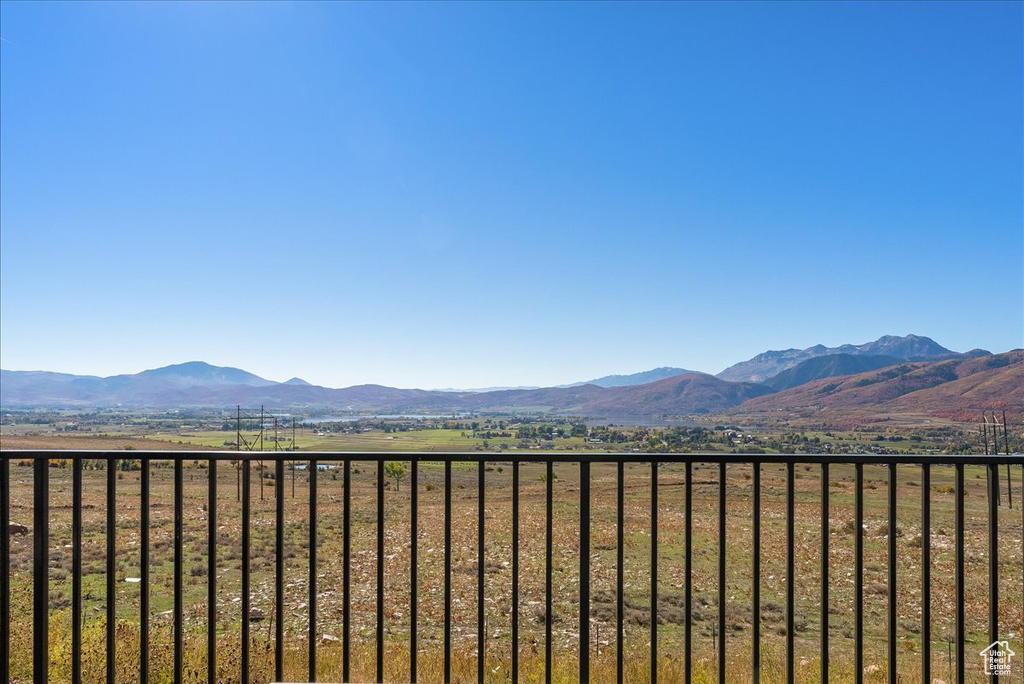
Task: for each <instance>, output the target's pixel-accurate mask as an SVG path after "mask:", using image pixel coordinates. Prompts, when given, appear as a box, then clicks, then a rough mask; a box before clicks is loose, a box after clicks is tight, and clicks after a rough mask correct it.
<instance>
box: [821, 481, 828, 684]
mask: <svg viewBox="0 0 1024 684" xmlns="http://www.w3.org/2000/svg"><path fill="white" fill-rule="evenodd" d="M828 493H829V492H828V463H822V464H821V618H820V621H821V649H820V650H821V682H822V684H828V660H829V657H828Z"/></svg>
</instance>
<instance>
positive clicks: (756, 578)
mask: <svg viewBox="0 0 1024 684" xmlns="http://www.w3.org/2000/svg"><path fill="white" fill-rule="evenodd" d="M125 457H130V458H131V459H137V460H138V461H139V463H140V465H141V501H140V502H139V505H140V516H141V525H140V541H139V553H140V554H141V558H140V568H141V578H140V579H141V588H142V590H141V594H140V611H139V612H140V617H139V625H138V627H139V631H140V635H141V640H140V647H139V648H140V653H139V675H138V676H139V680H140V681H141V682H143V683H145V682H148V681H149V678H150V671H149V670H150V668H149V659H150V615H151V610H150V567H149V566H150V508H151V505H150V504H151V502H150V466H151V463H152V462H167V463H171V464H173V469H174V492H175V496H174V504H173V506H174V509H173V521H174V532H173V547H174V570H173V587H174V591H173V594H174V596H173V599H174V603H173V619H172V625H173V652H174V655H173V661H174V673H173V677H174V680H175V681H181V680H182V661H183V648H184V643H183V629H184V628H183V624H184V620H183V617H184V616H183V610H184V609H183V602H182V596H183V585H182V582H183V574H184V572H183V568H184V559H183V554H184V551H183V529H184V511H183V496H182V492H183V487H184V482H183V469H184V465H185V464H186V463H187V462H195V461H198V462H200V463H202V464H203V465H204V468H205V471H206V473H207V477H208V497H209V499H208V507H207V511H208V513H207V525H208V528H209V541H208V547H207V551H206V563H207V566H208V572H207V573H206V576H207V578H208V579H207V584H208V586H207V591H208V595H207V601H208V605H207V611H206V616H207V629H206V632H207V639H208V643H207V649H208V658H207V666H208V680H209V681H211V682H214V681H217V679H218V678H217V649H218V640H217V619H218V611H217V567H218V551H220V550H223V549H219V548H218V541H217V534H216V531H217V526H218V519H217V497H218V492H217V467H218V465H219V464H221V465H223V464H224V463H225V462H227V461H231V462H238V463H239V467H240V474H239V477H240V478H241V486H240V494H239V496H240V498H241V516H242V530H241V602H242V606H241V615H242V616H243V617H242V619H241V644H240V649H241V678H242V681H245V682H248V681H249V680H250V659H251V654H250V644H251V635H250V626H249V619H248V618H247V616H249V615H250V608H251V605H250V601H251V595H252V594H251V563H250V548H251V534H250V517H251V496H252V494H251V489H252V488H251V477H252V475H251V471H252V464H253V463H254V462H256V461H270V462H271V463H273V466H274V468H275V481H276V483H277V484H278V486H279V487H280V484H281V483H282V482H283V481H284V480H285V467H286V461H291V462H295V461H297V462H299V463H302V464H304V465H305V466H306V467H307V468H308V478H309V479H308V486H309V511H308V524H309V534H310V543H309V576H308V599H307V600H308V630H309V631H308V634H309V635H310V638H309V639H308V678H309V680H310V681H315V679H316V674H317V640H316V639H315V638H313V637H314V635H316V634H317V633H318V632H317V597H318V587H317V579H318V572H317V569H318V562H317V543H316V540H317V509H318V499H317V480H318V473H319V471H320V468H319V466H320V465H322V464H328V463H329V464H332V465H336V466H337V467H338V468H339V469H340V470H341V472H342V478H343V480H342V482H343V485H342V486H343V528H344V535H345V536H344V543H343V551H342V558H341V563H342V572H343V580H342V587H341V591H342V596H343V611H342V636H341V648H342V678H343V679H344V680H345V681H348V680H349V677H350V672H351V665H350V660H351V652H350V651H351V643H352V629H351V613H352V611H351V604H350V600H351V596H352V587H351V579H352V578H351V573H350V567H351V560H352V559H351V553H352V549H351V545H350V539H349V538H350V536H351V535H350V531H351V530H352V493H351V484H352V466H353V464H354V463H360V464H365V463H370V464H375V465H376V490H377V510H376V522H377V525H376V528H377V545H376V554H377V564H376V569H377V582H376V630H375V636H376V643H375V645H376V679H377V681H383V673H384V658H385V632H384V622H385V613H384V605H385V595H384V587H385V583H384V567H385V566H384V562H383V559H384V554H385V537H384V524H383V521H384V520H385V516H386V513H387V512H386V511H385V498H384V490H385V482H386V477H387V475H386V473H385V463H386V462H392V461H400V462H404V463H408V464H410V470H409V479H410V485H411V486H410V489H409V492H410V494H409V496H410V505H411V508H410V529H409V535H410V537H409V540H410V543H411V546H410V552H411V562H410V576H409V590H410V592H409V595H410V603H409V606H408V609H409V619H410V623H411V628H410V630H409V636H408V638H409V642H410V643H409V659H410V663H409V668H410V669H409V672H410V673H411V680H412V681H413V682H415V681H416V678H417V654H418V653H419V651H420V649H419V647H418V643H417V625H418V619H419V618H418V609H419V606H420V598H419V596H418V589H419V585H420V581H419V571H420V564H419V560H418V546H419V544H418V542H417V531H418V530H419V529H420V524H421V521H420V517H419V504H418V492H419V489H420V487H419V485H418V477H419V472H420V468H419V466H420V464H423V463H441V464H443V466H444V492H443V494H444V521H445V524H444V571H443V577H444V598H443V601H444V606H443V613H444V627H443V635H444V643H443V654H444V680H445V681H450V680H451V675H452V663H451V655H452V542H451V531H452V525H451V521H452V464H453V463H454V462H468V463H470V464H476V465H477V470H478V489H477V496H478V516H479V518H478V525H479V527H478V530H479V532H478V546H477V554H478V558H477V568H476V569H477V577H476V581H477V607H478V610H477V618H478V619H477V625H476V629H477V639H478V644H479V648H478V649H477V658H478V662H477V678H478V681H479V682H481V683H482V682H483V681H484V678H485V647H484V645H485V643H486V639H485V638H484V631H485V617H484V605H485V581H484V572H485V556H486V541H487V540H486V539H485V529H486V526H485V523H484V510H485V508H484V503H485V496H486V492H487V487H486V477H485V471H486V466H487V464H492V463H503V464H510V465H511V468H512V529H511V530H510V531H509V532H510V534H511V545H512V551H511V553H512V558H511V575H512V602H511V619H510V625H511V671H510V679H511V681H513V682H518V681H519V678H520V673H519V657H520V655H519V653H520V648H519V645H520V644H519V626H520V612H519V611H520V600H519V599H520V596H519V589H520V563H519V561H520V548H519V544H520V523H519V520H520V517H519V516H520V504H519V493H520V466H521V464H525V463H529V464H540V465H543V466H544V467H545V468H546V477H545V478H544V481H545V482H546V502H547V506H546V512H545V522H546V525H545V530H546V537H545V565H544V568H545V577H544V585H545V602H544V606H545V607H544V629H545V636H546V638H545V644H544V662H545V672H546V677H547V681H549V682H550V681H551V672H552V592H553V589H552V567H553V564H552V538H553V518H554V516H553V513H552V506H553V501H554V492H553V482H554V479H555V477H554V471H553V468H554V466H555V464H576V465H578V467H579V475H580V478H579V521H578V524H579V528H578V531H579V546H580V548H579V553H578V557H579V614H578V616H577V619H578V627H579V631H578V639H579V642H578V657H579V681H581V682H585V681H591V676H592V671H591V649H592V646H591V643H592V640H591V634H590V629H591V620H590V610H591V593H590V592H591V466H592V465H593V464H597V463H606V464H615V466H616V467H617V476H616V492H617V499H616V530H617V537H618V541H617V547H616V577H615V583H616V592H615V605H616V613H617V617H616V620H615V643H616V668H615V670H616V678H617V681H619V682H622V681H623V679H624V661H625V658H626V655H625V653H624V648H623V643H624V620H623V616H624V604H623V600H624V599H623V595H624V591H623V585H624V567H625V566H624V550H623V549H624V542H623V539H624V500H625V495H624V481H625V475H624V467H625V465H626V464H633V465H636V464H642V465H643V466H644V467H645V468H646V467H649V468H650V498H649V500H650V517H651V527H650V529H651V541H650V543H651V549H650V567H649V581H650V595H651V601H650V621H649V625H650V634H649V641H650V651H649V653H650V681H651V682H653V683H655V684H656V682H657V677H658V667H657V666H658V662H659V649H658V637H659V634H658V632H659V630H658V622H659V621H658V608H659V601H658V589H659V582H658V566H659V563H658V550H659V544H658V511H659V503H658V494H659V485H658V475H659V466H660V465H661V464H677V465H679V466H681V467H683V468H684V469H685V480H684V487H685V493H684V502H685V509H684V511H683V515H684V519H685V541H684V550H683V554H684V559H683V563H684V570H683V572H684V578H685V579H684V582H683V592H684V598H683V604H684V606H685V621H684V623H683V653H682V661H683V672H684V678H685V681H687V682H688V681H689V680H690V677H691V674H692V672H693V662H692V657H693V654H692V647H691V642H692V635H691V632H692V629H693V620H692V616H691V609H692V593H691V592H692V584H693V583H692V581H691V570H692V566H693V552H694V548H693V538H692V518H693V508H692V505H691V503H692V499H693V490H692V483H693V478H692V469H693V467H694V465H695V464H711V465H717V467H718V477H719V486H718V511H717V516H718V539H717V545H718V564H717V572H718V584H717V593H718V601H717V633H718V634H719V635H725V634H726V631H727V625H726V606H727V603H728V601H727V596H726V580H725V578H726V554H725V553H724V551H723V550H724V548H725V544H726V535H727V526H726V520H727V498H728V496H729V490H728V488H727V487H726V486H724V484H725V482H726V469H727V466H731V465H734V464H741V465H747V466H751V471H752V477H753V482H752V496H753V508H752V527H753V529H752V530H751V541H752V544H753V547H752V549H753V550H752V553H751V554H750V563H751V568H750V570H751V576H752V585H751V595H752V601H751V603H752V605H751V606H750V608H751V610H752V613H753V617H752V621H751V624H752V629H753V635H752V640H751V652H750V654H749V657H750V663H751V671H752V673H753V680H754V681H755V682H759V681H760V680H761V670H762V653H761V644H762V633H761V630H762V620H761V608H762V605H761V593H760V592H761V585H762V581H761V565H762V562H761V537H762V528H761V492H762V486H761V475H762V466H765V465H769V464H774V465H776V466H782V467H784V468H785V503H786V514H785V528H786V535H785V536H786V572H785V585H786V588H785V594H786V601H785V603H786V605H785V672H786V680H787V681H788V682H794V681H795V680H796V675H795V673H796V668H795V663H794V657H795V656H794V634H795V629H794V622H795V620H796V619H797V617H796V614H795V611H796V608H795V601H794V596H795V586H796V582H797V581H798V578H797V577H796V572H795V570H796V568H795V563H794V537H795V531H794V530H795V520H796V513H795V500H796V497H795V490H794V487H795V483H794V480H795V478H796V477H797V475H796V474H795V466H796V465H797V464H800V465H802V466H805V467H806V466H811V467H817V468H819V469H820V481H821V493H820V502H821V509H820V517H819V522H820V527H821V531H822V533H821V568H820V578H821V580H820V616H819V620H820V625H821V629H820V646H819V654H820V668H821V673H820V677H821V681H823V682H827V681H828V680H829V661H830V658H829V655H828V654H829V633H830V630H829V612H830V611H829V606H830V601H829V592H830V574H829V573H830V567H829V565H830V563H829V560H828V559H829V543H830V542H829V536H830V535H829V495H830V491H829V489H830V486H829V485H830V477H829V467H830V466H832V465H836V464H842V465H845V466H853V467H854V469H855V485H854V490H853V491H854V505H853V509H854V510H853V513H854V523H853V526H852V527H853V534H854V562H855V567H854V568H853V581H854V589H853V592H854V619H853V622H854V627H853V629H854V634H853V639H854V642H853V643H854V662H853V673H854V679H855V681H857V682H858V683H859V682H862V681H863V679H864V671H865V669H864V641H865V638H864V593H865V587H864V489H865V487H864V466H865V465H874V466H884V467H886V468H887V469H888V486H887V495H888V496H887V502H888V504H887V505H888V534H887V537H888V564H887V578H888V582H887V592H888V615H887V627H888V635H889V638H888V641H887V660H888V678H889V681H890V682H893V683H894V684H895V682H896V681H897V669H896V661H897V639H896V634H897V607H896V606H897V602H896V586H897V578H896V574H897V563H896V560H897V550H896V539H897V529H896V505H897V494H896V492H897V486H896V485H897V480H896V477H897V471H898V470H900V471H902V470H903V469H914V470H915V471H917V472H919V473H920V477H921V482H920V492H921V498H920V516H921V518H920V519H921V523H922V535H921V546H920V567H921V577H920V587H921V604H920V605H921V619H920V636H921V646H922V647H921V653H920V658H921V665H920V668H921V675H922V676H921V680H922V681H924V682H931V681H932V676H931V669H932V654H931V644H932V642H933V634H932V629H933V620H932V617H931V604H932V596H931V581H932V571H933V568H932V558H931V552H932V549H931V534H930V531H931V518H930V515H931V497H932V494H931V491H932V487H931V484H930V482H931V480H930V478H931V474H932V469H933V468H934V467H937V466H942V467H948V468H952V469H954V471H955V490H956V491H955V496H956V504H955V566H954V567H955V586H956V595H955V597H953V599H954V600H955V602H956V607H955V615H956V618H955V637H954V639H953V642H954V643H955V649H956V660H955V662H956V675H955V676H956V681H957V682H963V681H965V655H964V647H965V646H964V645H965V641H966V635H965V615H964V603H965V601H964V587H965V583H964V582H965V577H964V573H965V558H964V534H965V532H964V491H965V490H964V467H965V466H967V465H970V466H983V467H985V468H986V469H987V471H988V473H987V475H988V489H987V513H988V542H987V544H988V548H987V551H988V554H987V555H988V580H987V585H988V590H989V596H988V609H989V616H988V638H989V639H990V640H991V641H993V642H995V641H998V640H999V638H1000V633H999V580H1000V574H999V573H1000V562H999V548H1000V545H999V541H998V506H999V497H1000V489H999V478H1000V469H1001V468H1003V467H1005V470H1004V472H1007V473H1008V471H1009V466H1010V465H1013V466H1020V465H1024V458H1022V457H1021V456H1019V455H1014V456H919V455H916V456H893V455H841V456H840V455H836V456H832V455H744V454H740V455H736V454H711V453H709V454H686V455H680V454H660V455H656V456H655V455H648V454H635V453H633V454H620V455H615V454H601V455H589V454H565V455H554V454H550V453H545V454H536V455H535V454H502V455H501V456H500V457H498V458H497V459H496V458H495V455H494V454H484V453H451V454H435V453H322V452H321V453H288V454H284V453H282V454H273V455H271V454H268V453H239V452H140V451H132V452H127V453H126V452H102V453H101V452H88V451H74V452H67V451H62V452H36V451H31V452H30V451H5V452H3V453H2V461H0V497H2V498H0V524H2V526H3V528H4V529H5V530H8V529H9V525H10V523H11V520H10V510H11V482H10V464H11V463H12V462H14V461H16V460H20V461H26V460H28V461H31V463H32V467H33V478H34V481H33V488H32V491H33V498H34V500H33V516H34V519H33V529H32V538H33V565H32V567H33V570H32V572H33V587H34V594H33V630H34V631H33V638H32V652H33V670H32V671H33V677H34V681H35V682H39V683H43V682H47V681H48V668H49V658H50V655H49V648H48V636H49V627H48V621H49V616H50V611H51V605H50V596H49V590H48V587H49V586H50V578H49V571H50V543H49V524H50V522H49V521H50V487H49V480H50V462H51V461H52V460H53V459H57V458H60V459H67V460H69V461H70V467H71V468H72V531H71V532H72V544H71V547H72V548H71V553H72V571H71V583H72V597H71V614H72V621H71V622H72V636H71V640H72V644H71V658H72V665H71V672H72V680H73V681H74V682H75V683H76V684H77V683H78V682H80V681H81V677H82V674H81V673H82V666H81V659H82V619H81V618H82V598H83V597H82V470H83V463H84V462H85V461H87V460H95V459H99V460H103V461H105V463H106V467H105V473H106V491H105V496H106V510H107V511H108V512H109V511H115V510H116V505H117V496H118V482H117V469H116V468H115V463H116V462H117V461H119V460H121V459H124V458H125ZM1009 477H1010V476H1009V474H1007V479H1009ZM1021 494H1022V495H1024V491H1022V492H1021ZM904 505H905V502H904ZM275 518H276V519H275V551H276V560H275V567H274V602H275V610H276V614H277V615H279V616H280V615H281V614H283V612H284V601H285V584H284V582H285V572H284V557H285V555H284V546H285V524H284V520H285V498H284V496H280V495H279V496H277V497H276V504H275ZM1022 520H1024V517H1022ZM10 538H11V536H10V534H7V533H5V534H3V535H2V540H0V582H2V586H0V624H2V627H3V633H2V635H0V647H2V658H0V681H10V657H11V653H10V640H11V630H10V626H11V624H12V623H11V603H10V599H11V585H10V569H9V568H10V550H11V541H10ZM1022 539H1024V530H1022ZM115 544H116V528H115V516H114V515H110V514H108V515H107V516H106V547H107V549H106V550H107V553H106V563H107V567H106V592H107V594H106V595H107V601H106V607H105V610H106V679H107V681H108V682H113V681H114V680H115V671H114V663H115V649H117V636H116V631H115V630H116V626H117V617H116V608H117V606H116V603H115V601H114V597H115V596H116V592H115V581H116V575H115V559H116V547H115ZM1022 558H1024V553H1022ZM834 569H835V568H832V570H834ZM1004 572H1008V573H1010V577H1011V580H1012V579H1013V578H1014V577H1016V578H1018V579H1019V581H1021V582H1024V560H1022V564H1021V565H1020V566H1017V565H1016V564H1010V565H1009V567H1007V568H1005V569H1004ZM722 641H723V642H724V638H723V640H722ZM285 648H286V638H285V633H284V621H283V620H281V619H278V620H277V621H276V624H275V632H274V675H275V679H276V680H278V681H280V680H282V679H283V667H284V661H285ZM716 655H717V674H718V681H720V682H727V681H731V678H730V676H729V673H728V669H727V660H726V652H725V648H724V647H719V648H718V649H717V654H716ZM1021 657H1022V658H1024V656H1021ZM1022 669H1024V664H1022ZM991 681H998V676H995V675H993V676H992V678H991ZM1004 681H1005V680H1004Z"/></svg>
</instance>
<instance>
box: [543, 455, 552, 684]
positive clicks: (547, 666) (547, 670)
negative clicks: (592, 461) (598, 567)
mask: <svg viewBox="0 0 1024 684" xmlns="http://www.w3.org/2000/svg"><path fill="white" fill-rule="evenodd" d="M553 479H554V463H553V462H552V461H548V462H547V472H546V484H547V518H546V529H545V541H544V544H545V546H544V681H545V682H546V684H551V617H552V615H551V542H552V540H551V536H552V525H551V514H552V510H551V501H552V498H553V495H554V491H553V490H552V480H553Z"/></svg>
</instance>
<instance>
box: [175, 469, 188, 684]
mask: <svg viewBox="0 0 1024 684" xmlns="http://www.w3.org/2000/svg"><path fill="white" fill-rule="evenodd" d="M184 500H185V487H184V482H183V476H182V457H181V456H176V457H175V458H174V681H175V682H180V681H181V680H182V658H183V657H184V649H183V642H182V637H183V634H184V630H185V625H184V617H185V615H184V609H183V603H182V602H183V600H184V593H185V590H184V582H183V579H182V578H183V577H184V574H185V568H184V565H185V550H184V524H185V515H184V510H183V502H184Z"/></svg>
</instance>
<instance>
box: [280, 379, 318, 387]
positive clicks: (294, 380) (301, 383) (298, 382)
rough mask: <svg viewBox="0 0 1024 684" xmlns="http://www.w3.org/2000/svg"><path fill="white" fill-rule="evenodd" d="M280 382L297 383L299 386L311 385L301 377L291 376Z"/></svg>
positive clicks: (285, 383) (286, 383)
mask: <svg viewBox="0 0 1024 684" xmlns="http://www.w3.org/2000/svg"><path fill="white" fill-rule="evenodd" d="M282 384H284V385H299V386H300V387H312V386H313V385H312V384H311V383H308V382H306V381H305V380H303V379H302V378H292V379H291V380H285V381H284V382H283V383H282Z"/></svg>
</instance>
